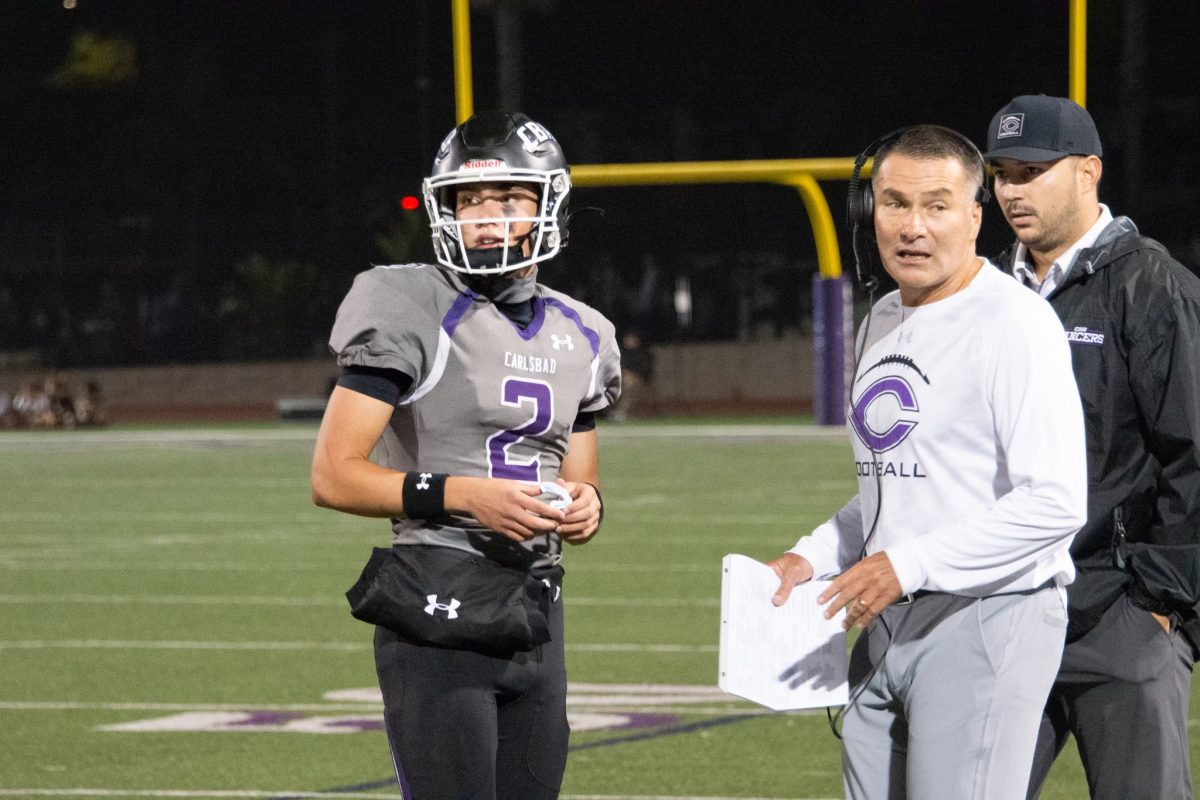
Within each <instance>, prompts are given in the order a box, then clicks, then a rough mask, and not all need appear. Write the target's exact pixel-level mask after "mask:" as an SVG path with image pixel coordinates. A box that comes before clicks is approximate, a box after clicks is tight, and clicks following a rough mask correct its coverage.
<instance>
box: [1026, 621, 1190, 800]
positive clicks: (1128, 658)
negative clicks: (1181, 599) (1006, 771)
mask: <svg viewBox="0 0 1200 800" xmlns="http://www.w3.org/2000/svg"><path fill="white" fill-rule="evenodd" d="M1191 682H1192V648H1191V645H1190V644H1188V642H1187V640H1186V639H1185V638H1184V636H1183V634H1182V633H1181V632H1180V631H1179V630H1178V629H1177V628H1175V627H1172V630H1171V632H1170V633H1167V632H1166V631H1164V630H1163V629H1162V626H1161V625H1159V624H1158V622H1157V621H1156V620H1155V619H1154V618H1153V617H1152V616H1151V615H1150V613H1149V612H1148V611H1143V610H1141V609H1139V608H1136V607H1135V606H1133V605H1132V604H1131V603H1130V602H1129V600H1128V598H1126V597H1121V598H1120V599H1118V600H1117V601H1116V602H1115V603H1113V605H1112V607H1111V608H1109V609H1108V611H1106V612H1105V613H1104V616H1103V617H1102V618H1101V619H1100V622H1099V623H1097V625H1096V627H1095V628H1093V629H1092V630H1090V631H1089V632H1088V633H1087V634H1085V635H1084V636H1082V637H1081V638H1080V639H1078V640H1077V641H1074V642H1072V643H1071V644H1069V645H1067V647H1066V649H1065V650H1064V651H1063V661H1062V668H1061V670H1060V671H1059V676H1058V679H1057V680H1056V681H1055V684H1054V688H1053V689H1051V691H1050V698H1049V700H1048V701H1047V703H1046V711H1045V714H1044V716H1043V717H1042V727H1041V730H1040V732H1039V734H1038V743H1037V755H1036V757H1035V759H1034V764H1033V774H1032V777H1031V778H1030V784H1029V796H1030V797H1031V798H1033V797H1037V796H1038V794H1039V793H1040V791H1041V787H1042V783H1043V782H1044V781H1045V779H1046V775H1047V773H1049V771H1050V766H1051V764H1053V763H1054V758H1055V756H1057V755H1058V753H1059V751H1061V750H1062V748H1063V745H1064V744H1066V741H1067V737H1068V736H1070V735H1071V734H1074V736H1075V742H1076V744H1077V745H1078V746H1079V756H1080V759H1081V760H1082V761H1083V768H1084V772H1085V773H1086V774H1087V782H1088V791H1089V794H1090V795H1091V797H1092V798H1093V800H1191V798H1192V797H1193V794H1192V780H1191V768H1190V765H1189V758H1188V755H1189V753H1188V727H1187V723H1188V701H1189V700H1190V699H1191Z"/></svg>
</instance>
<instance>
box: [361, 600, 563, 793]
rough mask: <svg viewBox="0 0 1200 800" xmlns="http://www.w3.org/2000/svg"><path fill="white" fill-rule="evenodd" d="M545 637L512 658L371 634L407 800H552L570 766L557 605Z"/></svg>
mask: <svg viewBox="0 0 1200 800" xmlns="http://www.w3.org/2000/svg"><path fill="white" fill-rule="evenodd" d="M549 622H550V632H551V639H550V641H549V642H547V643H546V644H544V645H540V646H539V647H536V648H534V649H533V650H530V651H528V652H518V653H514V654H512V656H511V657H494V656H487V655H481V654H479V653H475V652H471V651H467V650H450V649H444V648H439V647H430V646H427V645H422V644H417V643H414V642H411V641H409V640H406V639H404V638H403V637H401V636H399V635H397V634H396V633H393V632H392V631H390V630H388V629H386V628H380V627H377V628H376V629H375V670H376V673H377V674H378V676H379V687H380V689H382V690H383V707H384V718H385V722H386V727H387V734H388V741H389V743H390V744H391V748H392V759H393V761H394V762H395V765H396V776H397V779H398V780H399V782H400V793H401V795H402V796H403V797H404V800H554V798H557V797H558V792H559V787H560V785H561V784H562V777H563V772H564V771H565V769H566V765H567V737H568V734H569V732H570V731H569V729H568V727H567V711H566V696H567V673H566V665H565V663H564V659H563V613H562V602H561V601H560V602H556V603H552V604H551V610H550V620H549Z"/></svg>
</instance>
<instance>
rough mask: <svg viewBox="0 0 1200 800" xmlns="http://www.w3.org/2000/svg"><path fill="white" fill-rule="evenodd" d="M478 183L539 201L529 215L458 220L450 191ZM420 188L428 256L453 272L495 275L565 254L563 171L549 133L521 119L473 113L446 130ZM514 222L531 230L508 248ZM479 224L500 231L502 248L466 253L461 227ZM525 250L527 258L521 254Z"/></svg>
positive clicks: (566, 178)
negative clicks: (523, 191) (511, 187)
mask: <svg viewBox="0 0 1200 800" xmlns="http://www.w3.org/2000/svg"><path fill="white" fill-rule="evenodd" d="M479 183H500V184H513V183H520V184H529V185H530V186H532V187H533V189H534V191H535V192H536V193H537V195H538V209H537V213H536V215H535V216H532V217H527V216H503V217H489V218H486V219H471V220H461V221H460V220H458V219H457V218H456V217H455V194H456V190H457V189H458V188H459V187H461V186H464V185H471V184H479ZM421 188H422V194H423V195H424V197H425V210H426V212H427V213H428V214H429V225H430V229H431V233H432V234H433V251H434V254H435V255H436V256H437V260H438V262H439V263H441V264H443V265H445V266H447V267H449V268H450V269H452V270H455V271H457V272H464V273H468V274H471V275H495V274H499V273H503V272H509V271H511V270H515V269H520V268H522V267H527V266H529V265H530V264H536V263H538V262H539V261H545V260H546V259H548V258H553V257H554V256H555V255H557V254H558V251H559V250H561V249H562V248H563V247H564V246H566V243H567V196H568V195H569V194H570V192H571V174H570V168H569V167H568V166H567V162H566V158H565V157H564V156H563V152H562V148H561V147H559V144H558V142H557V141H556V140H555V139H554V137H553V136H551V135H550V132H549V131H547V130H546V129H545V128H544V127H542V126H541V125H539V124H538V123H536V122H534V121H533V120H531V119H530V118H529V117H527V116H525V115H524V114H520V113H515V112H514V113H508V112H500V111H485V112H480V113H478V114H476V115H475V116H473V117H471V118H470V119H468V120H467V121H466V122H464V123H463V124H461V125H459V126H458V127H457V128H455V129H454V130H452V131H451V132H450V134H449V135H448V136H447V137H446V138H445V140H443V141H442V145H441V147H439V148H438V153H437V157H436V158H435V159H434V161H433V171H432V174H430V176H429V177H428V178H426V179H425V181H424V182H423V184H422V187H421ZM519 222H528V223H532V228H531V229H530V231H529V233H527V234H525V235H524V236H522V237H520V239H519V240H518V241H516V242H512V235H511V231H512V225H513V223H519ZM480 223H495V224H497V225H499V226H500V228H501V230H502V231H503V232H504V233H503V238H504V241H505V242H509V244H507V245H504V246H501V247H492V248H483V249H468V248H467V247H466V246H465V245H464V239H463V230H462V226H463V225H474V224H480ZM525 243H528V244H529V253H528V255H526V254H525V253H524V252H523V247H522V246H523V245H524V244H525Z"/></svg>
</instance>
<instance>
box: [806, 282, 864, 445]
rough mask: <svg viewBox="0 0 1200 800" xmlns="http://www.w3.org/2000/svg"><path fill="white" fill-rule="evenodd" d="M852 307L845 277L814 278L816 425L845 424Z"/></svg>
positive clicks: (852, 318) (814, 395)
mask: <svg viewBox="0 0 1200 800" xmlns="http://www.w3.org/2000/svg"><path fill="white" fill-rule="evenodd" d="M853 326H854V306H853V292H852V290H851V288H850V282H849V281H848V280H846V278H845V277H844V276H839V277H837V278H824V277H821V275H820V274H817V275H814V276H813V350H814V358H813V379H814V387H813V413H814V416H815V417H816V420H817V424H818V425H844V424H846V408H847V405H848V404H849V399H850V395H849V387H850V380H851V375H850V369H851V363H852V361H851V356H850V344H851V342H853V341H854V330H853Z"/></svg>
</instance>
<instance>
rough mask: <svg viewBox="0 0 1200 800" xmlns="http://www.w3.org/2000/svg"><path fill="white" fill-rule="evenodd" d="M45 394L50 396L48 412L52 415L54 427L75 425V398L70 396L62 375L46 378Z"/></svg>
mask: <svg viewBox="0 0 1200 800" xmlns="http://www.w3.org/2000/svg"><path fill="white" fill-rule="evenodd" d="M46 396H47V397H49V398H50V413H51V414H52V415H53V417H54V427H56V428H74V427H75V399H74V398H73V397H71V389H70V386H69V385H68V383H67V379H66V377H65V376H63V375H55V376H54V377H52V378H47V379H46Z"/></svg>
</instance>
